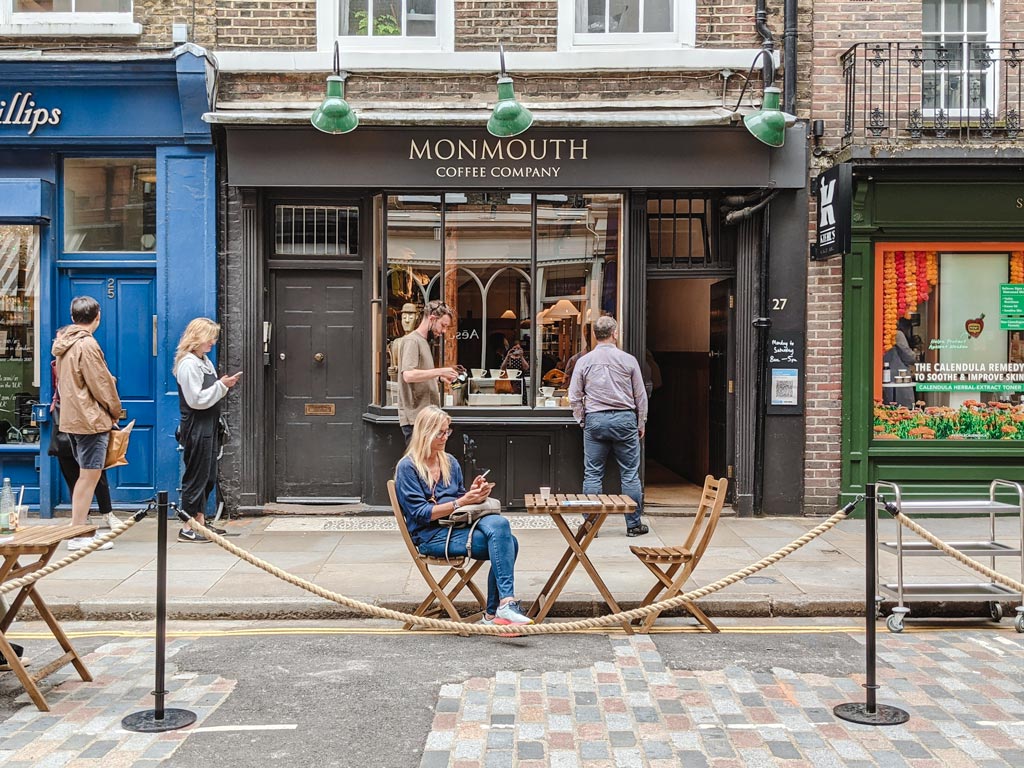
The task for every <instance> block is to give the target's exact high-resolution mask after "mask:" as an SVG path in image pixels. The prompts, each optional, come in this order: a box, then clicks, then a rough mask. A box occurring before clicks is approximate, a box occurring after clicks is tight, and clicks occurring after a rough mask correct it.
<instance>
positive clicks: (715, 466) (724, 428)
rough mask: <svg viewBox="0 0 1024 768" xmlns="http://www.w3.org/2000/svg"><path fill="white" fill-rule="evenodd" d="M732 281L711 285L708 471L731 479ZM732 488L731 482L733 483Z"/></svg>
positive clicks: (722, 281) (716, 475)
mask: <svg viewBox="0 0 1024 768" xmlns="http://www.w3.org/2000/svg"><path fill="white" fill-rule="evenodd" d="M731 305H732V280H721V281H719V282H717V283H714V284H712V286H711V338H710V352H709V353H708V354H709V357H710V361H709V363H710V365H709V369H708V389H709V392H708V464H709V467H708V472H710V473H711V474H712V475H714V476H715V477H728V476H729V465H730V464H731V463H732V457H731V455H730V439H729V436H730V429H729V410H730V404H731V402H732V398H731V397H730V394H729V378H730V376H729V339H730V338H731V337H732V332H731V331H732V313H733V310H732V306H731ZM730 485H731V483H730Z"/></svg>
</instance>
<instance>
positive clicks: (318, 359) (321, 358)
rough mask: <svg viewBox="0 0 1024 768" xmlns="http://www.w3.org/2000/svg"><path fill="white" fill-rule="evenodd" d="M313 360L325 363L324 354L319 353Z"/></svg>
mask: <svg viewBox="0 0 1024 768" xmlns="http://www.w3.org/2000/svg"><path fill="white" fill-rule="evenodd" d="M313 359H314V360H316V361H317V362H318V363H322V362H323V361H324V353H323V352H317V353H316V354H315V355H313Z"/></svg>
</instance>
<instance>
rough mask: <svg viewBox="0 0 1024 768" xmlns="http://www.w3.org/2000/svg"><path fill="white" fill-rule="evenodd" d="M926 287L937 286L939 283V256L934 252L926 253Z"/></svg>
mask: <svg viewBox="0 0 1024 768" xmlns="http://www.w3.org/2000/svg"><path fill="white" fill-rule="evenodd" d="M927 256H928V285H937V284H938V282H939V254H937V253H936V252H935V251H928V253H927Z"/></svg>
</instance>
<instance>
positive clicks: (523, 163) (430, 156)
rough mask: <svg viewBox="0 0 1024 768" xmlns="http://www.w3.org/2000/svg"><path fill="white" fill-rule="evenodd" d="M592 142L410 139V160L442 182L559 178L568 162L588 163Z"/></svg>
mask: <svg viewBox="0 0 1024 768" xmlns="http://www.w3.org/2000/svg"><path fill="white" fill-rule="evenodd" d="M588 144H589V140H588V139H583V138H565V139H562V138H542V139H519V138H516V139H449V138H441V139H430V138H424V139H415V138H413V139H410V140H409V158H408V159H409V160H410V161H412V162H419V163H425V164H428V165H429V167H430V168H431V169H432V171H433V173H434V175H435V176H437V178H439V179H486V178H490V179H496V180H501V179H557V178H559V176H560V175H561V172H562V167H563V165H564V164H565V163H578V162H586V161H587V160H588V159H589V157H588V154H587V153H588Z"/></svg>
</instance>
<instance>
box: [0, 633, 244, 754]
mask: <svg viewBox="0 0 1024 768" xmlns="http://www.w3.org/2000/svg"><path fill="white" fill-rule="evenodd" d="M187 644H188V641H186V640H172V641H170V642H168V644H167V671H166V675H167V676H166V680H167V683H168V686H167V687H168V689H169V691H170V692H169V693H168V695H167V697H166V700H165V706H166V707H167V708H172V707H179V708H185V709H189V710H191V711H193V712H195V713H196V715H197V726H198V725H202V723H203V721H204V719H205V718H206V717H208V716H209V714H210V713H211V712H213V711H214V710H215V709H217V707H218V706H220V705H221V704H222V703H223V702H224V701H225V700H226V699H227V697H228V696H229V695H230V694H231V691H232V690H233V689H234V686H235V684H234V682H233V681H229V680H223V679H221V678H219V677H217V676H216V675H195V674H191V673H189V672H184V671H183V672H180V673H178V672H176V671H175V665H174V656H175V655H176V654H177V653H178V651H180V650H181V648H183V647H184V646H185V645H187ZM76 645H77V641H76ZM152 648H153V641H152V640H151V639H148V638H145V639H131V640H118V641H115V642H110V643H106V644H103V645H101V646H100V647H99V648H97V649H96V650H95V651H94V652H92V653H89V654H83V660H84V661H85V665H86V667H87V668H88V669H89V672H90V673H91V674H92V676H93V682H91V683H84V682H82V681H81V680H80V679H79V678H78V675H77V673H76V672H75V670H74V668H73V667H70V666H68V667H65V668H64V669H63V670H60V671H58V672H56V673H55V674H54V675H53V676H52V677H50V678H47V681H49V682H56V683H58V685H56V687H55V688H50V686H49V685H46V686H44V687H43V691H44V694H45V696H46V700H47V703H48V704H49V705H50V708H51V710H50V711H49V712H40V711H39V710H37V709H36V708H35V706H34V705H33V704H32V702H31V701H30V700H29V698H28V695H27V694H24V693H22V694H21V695H20V696H18V698H17V699H15V704H23V705H24V706H22V707H21V708H20V709H19V710H18V711H17V712H15V713H14V714H13V715H11V716H10V717H9V718H8V719H7V720H5V721H4V722H3V723H0V765H2V766H3V767H4V768H58V767H66V768H85V767H86V766H89V767H90V768H99V767H100V766H102V768H129V767H131V768H152V767H153V766H157V765H161V764H163V765H173V761H171V760H170V757H171V755H172V754H173V753H174V751H175V750H176V749H177V748H178V747H179V746H181V744H182V743H183V742H184V740H185V739H186V738H188V735H189V732H190V731H188V730H180V731H170V732H167V733H158V734H151V733H132V732H129V731H125V730H123V729H122V728H121V719H122V718H124V717H125V716H126V715H129V714H131V713H133V712H137V711H141V710H150V709H152V708H153V706H154V699H153V696H152V695H151V692H152V690H153V679H154V678H153V654H152ZM26 655H28V654H27V653H26ZM51 655H52V654H51ZM29 671H30V672H31V671H32V666H30V667H29ZM2 682H3V689H4V690H5V691H6V690H8V689H9V688H11V689H13V688H15V687H17V685H18V683H17V680H16V679H14V675H13V674H11V673H8V674H6V675H4V676H3V678H2Z"/></svg>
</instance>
